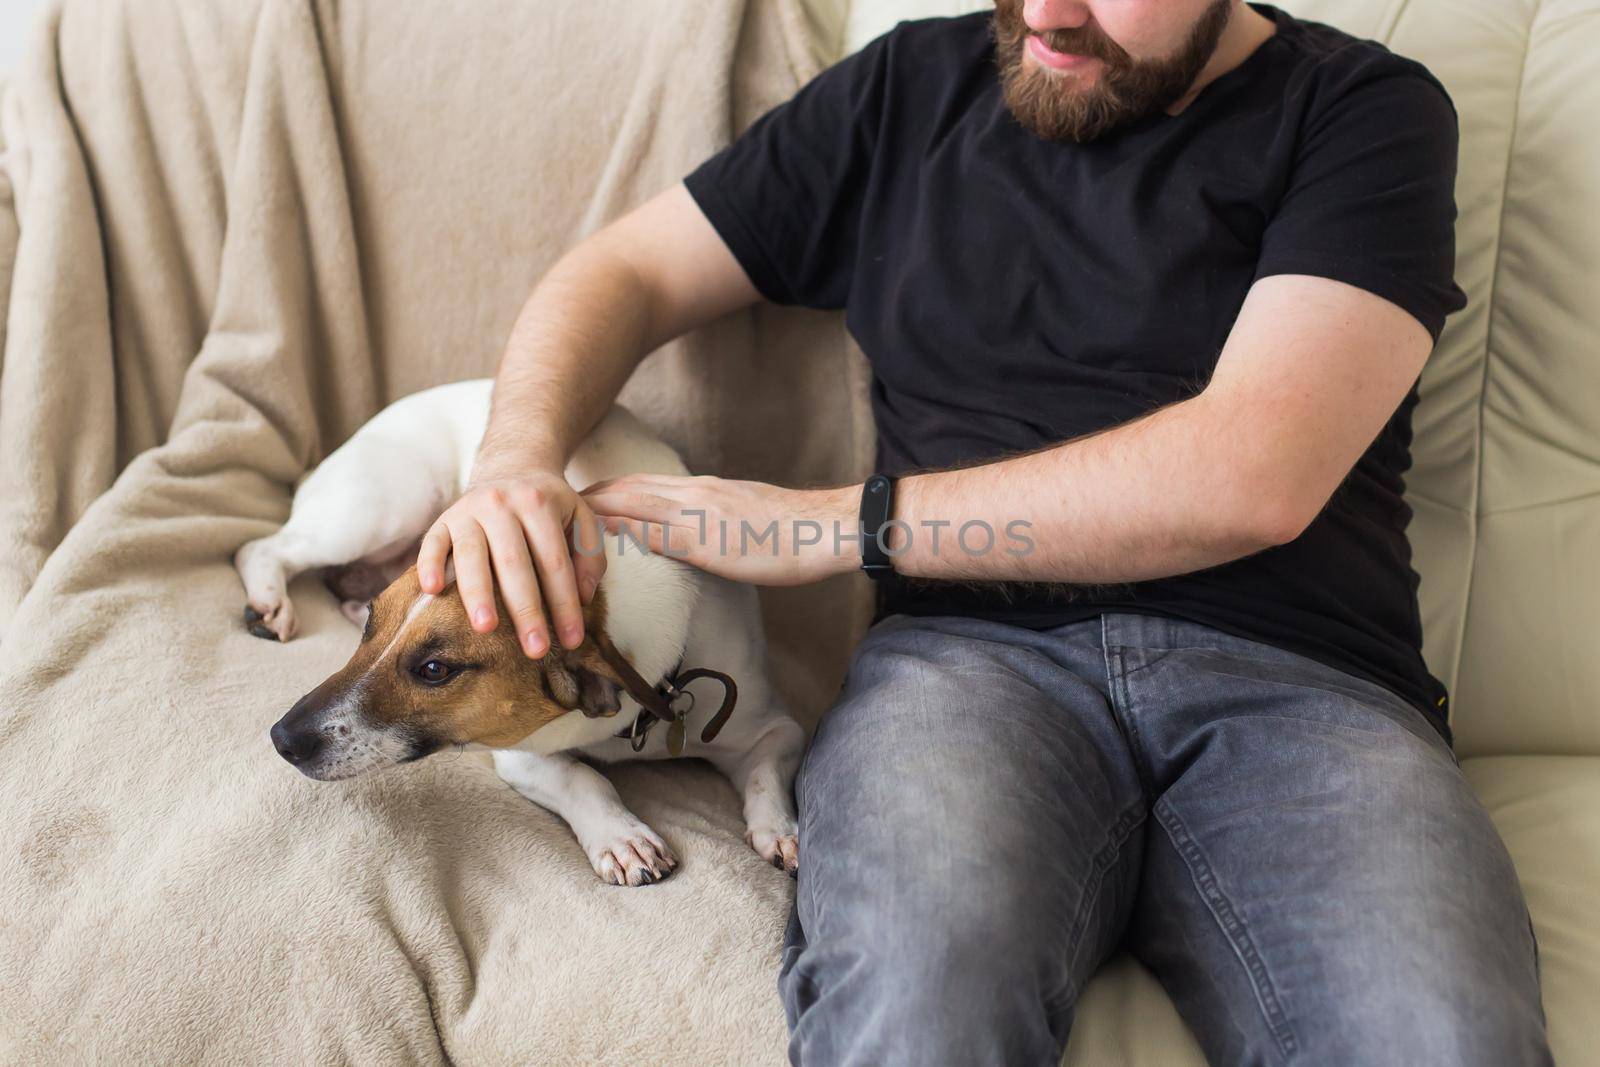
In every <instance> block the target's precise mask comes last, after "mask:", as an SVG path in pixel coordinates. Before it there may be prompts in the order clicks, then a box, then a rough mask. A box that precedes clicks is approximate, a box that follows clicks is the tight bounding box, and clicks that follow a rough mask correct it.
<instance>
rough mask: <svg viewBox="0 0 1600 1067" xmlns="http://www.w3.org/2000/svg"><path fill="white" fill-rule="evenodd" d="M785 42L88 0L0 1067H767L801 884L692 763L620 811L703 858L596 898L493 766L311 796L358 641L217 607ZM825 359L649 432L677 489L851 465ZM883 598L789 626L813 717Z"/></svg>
mask: <svg viewBox="0 0 1600 1067" xmlns="http://www.w3.org/2000/svg"><path fill="white" fill-rule="evenodd" d="M803 29H804V20H803V18H802V17H801V14H800V12H799V9H798V3H797V0H697V2H696V3H695V4H693V5H683V4H678V3H675V2H672V0H649V2H643V3H641V2H630V3H628V4H622V3H616V2H614V3H609V4H596V5H577V4H559V5H526V4H520V3H516V2H513V0H484V2H481V3H476V4H473V5H470V7H469V8H467V9H463V10H462V11H459V12H458V11H451V12H450V13H445V12H444V11H443V10H442V9H437V8H426V7H424V8H419V9H410V8H396V7H394V6H393V5H387V4H383V3H381V2H380V0H366V2H337V3H336V2H333V0H327V2H321V3H318V2H310V0H252V2H238V0H228V2H223V0H216V2H214V3H210V4H193V3H182V2H179V0H144V2H136V0H63V2H61V3H59V4H58V5H57V6H56V7H55V8H54V9H53V10H52V11H51V12H50V13H49V14H48V16H47V17H46V19H45V20H43V21H42V22H41V24H40V26H39V29H38V30H37V32H36V35H35V37H34V39H33V41H32V44H31V48H30V53H29V57H28V60H27V63H26V64H25V66H24V67H23V69H22V70H21V71H20V72H19V73H18V76H17V77H16V78H15V80H14V81H13V82H12V83H10V84H9V85H7V86H6V87H5V88H4V90H3V93H4V98H3V99H0V114H4V115H5V116H6V117H7V121H6V122H5V125H4V127H3V128H4V130H5V142H4V144H3V145H0V161H3V164H4V170H3V174H0V283H3V284H0V310H4V311H6V312H7V314H5V315H4V316H0V319H3V323H4V326H3V330H0V353H3V359H0V456H3V462H0V693H4V694H5V697H4V699H3V700H0V790H3V793H4V795H5V796H6V798H7V805H6V816H5V817H4V819H0V850H3V852H4V854H5V855H7V856H9V857H14V862H8V863H6V864H3V865H0V894H3V895H4V899H6V900H7V901H8V902H9V903H10V905H11V907H10V911H9V916H8V921H7V922H6V924H4V926H3V927H0V1060H3V1061H5V1062H88V1061H96V1062H119V1063H141V1062H162V1063H174V1062H202V1061H204V1062H210V1061H220V1060H247V1061H251V1062H259V1061H277V1060H283V1061H288V1062H316V1063H321V1062H346V1061H351V1062H396V1061H403V1062H413V1061H415V1062H443V1061H447V1060H465V1061H469V1062H483V1063H497V1062H506V1063H512V1062H516V1063H527V1062H543V1063H594V1062H600V1061H602V1060H605V1061H613V1060H617V1059H639V1060H642V1061H644V1062H650V1063H679V1062H681V1063H694V1064H701V1063H716V1062H730V1063H731V1062H737V1063H742V1064H743V1063H759V1062H772V1063H780V1062H782V1061H783V1049H784V1034H783V1021H782V1015H781V1010H780V1007H779V1004H778V1001H777V997H776V992H775V968H776V963H777V953H778V945H779V940H780V937H781V931H782V925H783V922H784V920H785V919H786V917H787V911H788V907H789V901H790V900H791V899H792V893H793V883H792V882H791V881H790V880H789V879H788V878H787V877H785V876H783V875H782V874H780V873H779V872H777V871H774V870H772V869H771V868H770V867H767V866H766V865H765V864H764V863H762V861H761V860H760V858H759V857H757V856H755V855H754V854H753V853H752V852H750V851H749V850H748V848H747V847H746V846H745V844H744V842H743V840H742V832H743V826H742V821H741V819H740V815H739V805H738V802H737V799H736V797H735V796H734V793H733V790H732V789H731V787H730V786H729V785H728V784H727V783H726V781H724V780H723V779H722V778H720V776H718V775H716V774H715V773H714V772H713V771H712V770H711V769H710V768H709V767H707V766H705V765H703V764H700V763H698V762H694V761H687V762H679V763H673V764H668V765H651V766H631V767H624V768H621V769H619V770H617V771H615V772H614V773H613V775H612V776H613V779H614V780H615V781H616V782H617V784H618V786H619V789H620V790H621V792H622V793H623V796H624V798H625V799H626V800H627V801H628V803H629V804H630V806H632V807H633V808H634V810H636V811H637V812H638V813H639V814H640V816H641V817H642V818H644V819H646V820H647V821H649V822H651V824H652V825H654V826H655V827H656V829H657V830H658V831H660V832H661V833H662V834H663V835H664V836H665V837H666V838H668V840H669V841H670V843H671V844H672V846H673V848H674V849H675V850H676V851H677V852H678V854H679V856H680V857H681V858H682V859H683V861H684V862H683V866H682V867H681V868H680V870H679V872H678V873H677V874H676V875H675V876H674V877H673V878H672V879H670V880H668V881H667V882H665V883H662V884H660V885H657V886H651V887H647V888H642V889H626V888H618V887H611V886H605V885H602V884H601V883H600V882H599V881H598V880H597V879H595V878H594V876H593V874H592V872H591V871H590V870H589V869H588V865H587V862H586V861H585V859H584V857H583V855H582V852H581V850H580V849H579V848H578V846H577V843H576V842H575V841H574V840H573V839H572V837H571V834H570V832H569V831H568V830H567V829H566V827H565V826H564V825H563V824H562V823H561V822H560V820H559V819H557V818H556V817H555V816H554V815H552V814H550V813H548V812H545V811H543V810H542V809H539V808H536V807H534V806H533V805H531V804H529V803H527V802H526V801H524V800H522V799H521V798H520V797H518V796H517V795H515V794H514V793H512V792H511V791H510V790H509V789H508V788H507V787H505V786H504V785H503V784H502V783H501V782H500V781H499V779H498V778H497V777H496V776H495V775H494V773H493V771H492V768H491V767H490V766H489V765H488V762H487V760H486V759H484V758H482V757H477V756H466V755H462V756H453V755H446V756H441V757H435V758H433V759H431V760H428V761H424V762H423V763H421V764H417V765H413V766H410V767H406V768H400V769H397V770H395V771H393V772H390V773H385V774H381V775H377V776H374V777H371V778H363V779H357V780H355V781H353V782H350V783H343V784H335V785H324V784H320V783H313V782H309V781H307V780H305V779H302V778H301V777H300V776H299V775H298V774H296V773H295V772H294V771H293V769H292V768H290V767H288V766H287V765H286V764H284V763H283V762H282V761H281V760H279V759H278V758H277V756H276V754H275V753H274V752H273V751H272V748H271V746H270V745H269V744H268V742H267V738H266V731H267V729H268V727H269V726H270V725H271V724H272V722H273V721H275V720H276V718H277V717H278V716H279V715H280V714H281V713H282V712H283V711H284V710H285V709H286V708H287V707H288V706H289V705H290V704H291V703H292V702H293V700H294V699H295V698H296V697H298V696H299V695H300V694H301V693H303V692H304V691H306V690H307V689H309V688H310V687H311V686H313V685H314V684H315V683H316V682H318V681H320V680H321V679H322V678H323V677H325V676H326V675H327V674H328V673H330V672H331V671H332V670H333V669H334V668H335V667H337V666H338V665H339V664H341V663H342V662H343V661H344V660H345V659H346V657H347V656H348V654H349V651H350V650H351V648H352V647H353V646H354V644H355V642H356V640H357V634H356V633H355V631H354V630H353V629H352V628H351V627H350V626H349V625H348V623H346V622H345V621H344V620H343V618H342V617H341V616H340V615H339V614H338V612H337V609H336V606H335V605H334V604H333V602H332V600H331V598H329V597H328V596H327V595H326V594H325V593H324V592H323V591H322V590H321V589H320V587H319V586H318V585H317V584H316V582H315V580H314V579H307V580H303V581H302V582H301V583H299V584H298V585H297V586H296V588H295V590H294V592H295V595H296V598H297V600H296V602H297V604H298V605H300V606H301V609H302V614H303V626H304V631H305V633H304V636H303V637H301V638H300V639H298V640H296V641H294V642H292V643H290V644H288V645H282V646H279V645H274V644H269V643H266V642H262V641H259V640H257V639H255V638H252V637H250V636H249V635H247V634H246V633H245V631H244V629H243V627H242V626H241V625H240V621H239V613H240V609H241V606H242V593H241V590H240V588H239V585H238V581H237V578H236V576H235V575H234V573H233V571H232V567H231V564H230V562H229V560H230V557H231V555H232V552H233V551H234V549H235V548H237V547H238V545H240V544H241V543H243V542H244V541H246V540H249V539H250V538H253V537H256V536H260V535H261V534H263V533H265V532H267V531H268V530H270V529H271V528H272V526H273V525H274V524H276V523H278V522H281V521H282V519H283V517H284V516H285V515H286V514H287V510H288V502H289V494H290V489H291V486H292V484H293V483H294V482H295V481H296V480H297V479H298V478H299V477H300V476H301V475H302V474H303V473H304V471H305V470H307V469H308V468H309V467H310V466H311V465H313V464H314V463H316V462H317V461H318V460H319V459H320V458H321V457H322V456H324V455H326V454H327V452H328V451H330V450H331V449H332V448H333V447H336V446H337V444H338V443H339V442H340V441H342V440H343V439H344V438H345V437H346V436H348V435H349V434H350V433H351V432H352V431H353V430H354V429H355V428H356V427H358V426H359V425H360V424H361V423H362V422H363V421H365V420H366V419H367V418H369V417H370V416H371V415H372V414H373V413H374V412H375V411H376V410H377V409H378V408H379V407H381V406H382V405H383V404H384V403H386V402H388V401H390V400H393V399H395V398H397V397H399V396H402V395H405V394H407V393H410V392H414V391H416V390H418V389H421V388H424V387H427V386H429V385H433V384H438V383H440V382H445V381H451V380H456V379H460V378H466V377H474V376H479V375H484V374H488V373H491V372H492V370H493V368H494V365H495V363H496V361H497V359H498V356H499V354H500V350H501V347H502V346H503V343H504V339H505V337H506V335H507V333H508V332H509V330H510V326H511V322H512V320H513V319H514V317H515V315H516V314H517V311H518V310H519V308H520V306H521V303H522V301H523V299H524V298H525V297H526V295H527V292H528V290H529V289H530V287H531V286H532V285H533V283H534V282H535V281H536V280H537V278H538V276H539V274H540V273H541V272H542V271H543V270H544V269H545V268H547V267H548V266H549V265H550V264H551V263H552V262H553V261H554V260H555V258H556V257H557V256H559V255H560V253H561V252H562V251H563V250H565V249H566V248H567V247H570V245H571V244H572V243H573V242H574V241H576V240H577V239H579V238H581V237H582V236H583V235H584V234H586V233H588V232H590V231H592V230H593V229H594V228H596V227H598V226H600V225H603V224H604V223H605V222H606V221H608V220H609V219H611V218H614V217H616V215H618V214H619V213H621V212H623V211H625V210H627V209H628V208H629V207H631V206H633V205H635V204H637V203H639V202H641V201H642V200H644V199H645V198H647V197H648V196H650V195H652V194H653V193H655V192H657V191H658V190H660V189H661V188H664V187H665V186H667V185H668V184H670V183H671V182H673V181H676V180H678V179H679V178H681V176H682V175H683V174H684V173H686V172H687V171H688V170H689V169H690V168H692V167H693V166H694V165H695V164H696V163H697V162H699V160H700V159H703V158H704V157H705V156H706V155H708V154H709V153H710V152H712V151H714V150H715V149H716V148H717V147H719V146H720V145H721V144H723V143H726V141H727V139H728V138H729V137H730V136H732V135H733V133H734V131H735V130H737V129H739V128H742V126H743V125H745V124H747V123H748V122H749V121H750V120H752V119H753V118H754V117H755V116H756V115H757V114H759V113H760V112H761V111H762V110H765V108H766V107H770V106H771V105H773V104H775V103H777V102H779V101H781V100H782V99H783V98H785V97H786V96H787V95H788V94H790V93H792V92H793V91H794V89H795V88H797V87H798V86H799V85H800V84H801V83H803V81H804V80H805V79H806V78H807V77H809V76H810V75H811V74H812V73H813V72H814V70H815V59H814V53H813V48H812V46H811V44H810V43H809V42H808V41H807V40H806V39H805V37H804V33H803ZM865 383H866V376H865V370H864V367H863V364H862V361H861V360H860V358H859V353H857V352H856V351H855V350H854V349H853V347H852V346H851V345H850V344H849V342H848V339H847V338H846V336H845V334H844V330H843V326H842V323H841V322H840V320H839V317H838V316H835V315H820V314H816V313H811V312H804V311H795V310H791V309H780V308H772V307H762V308H757V309H751V310H750V311H747V312H744V313H741V314H739V315H735V316H730V317H729V318H728V319H726V320H724V321H722V322H719V323H716V324H714V325H712V326H711V327H708V328H707V329H705V330H702V331H699V332H698V333H696V334H694V335H692V336H690V337H688V338H685V339H682V340H681V341H679V342H676V343H674V344H672V345H669V346H667V347H666V348H664V349H663V350H662V351H660V352H658V353H655V354H653V355H652V356H651V357H650V358H649V359H648V360H646V362H645V364H644V365H643V366H642V367H641V369H640V371H639V373H638V374H637V375H636V376H635V377H634V379H633V380H632V381H630V383H629V385H628V386H627V388H626V390H625V391H624V394H623V399H624V401H625V402H627V403H629V405H630V406H631V407H633V408H634V409H635V410H636V411H638V412H639V413H640V414H641V415H642V416H643V417H644V418H645V419H646V420H647V421H649V422H651V423H652V424H653V425H655V426H656V427H657V429H659V430H660V431H661V432H662V433H663V435H664V436H666V437H667V439H668V440H669V441H671V442H672V443H673V444H674V445H676V446H677V447H678V448H680V450H682V451H683V452H684V454H685V457H686V459H687V460H688V462H689V464H690V467H691V468H692V469H695V470H698V471H707V472H717V473H724V474H728V475H732V476H738V477H752V478H761V479H764V480H770V481H775V482H779V483H784V484H812V483H824V482H833V483H838V482H842V481H844V480H845V479H848V478H854V477H858V476H860V475H861V474H862V473H864V472H865V470H866V469H867V468H868V466H869V464H870V459H871V447H872V440H871V424H870V414H869V413H868V410H867V406H866V402H865ZM866 606H867V605H866V590H865V587H864V584H863V583H861V582H860V581H859V580H854V579H852V580H850V581H838V582H833V583H828V584H826V585H824V586H819V587H815V588H810V589H803V590H765V591H763V609H764V615H765V617H766V619H767V621H768V627H769V638H770V640H771V642H772V655H773V660H774V667H775V670H776V673H777V676H778V680H779V684H780V686H782V687H783V688H784V689H785V691H786V694H787V695H788V696H789V697H790V699H791V700H792V702H793V703H794V705H795V707H796V708H797V709H798V710H799V711H800V713H801V714H802V715H803V716H806V717H814V716H815V715H816V714H817V713H818V712H820V710H821V709H822V708H823V707H824V706H825V705H826V703H827V701H828V699H829V698H831V696H832V695H833V693H834V692H835V690H836V688H837V686H838V683H839V679H840V677H841V676H842V671H843V665H844V661H845V658H846V656H847V653H848V650H849V648H850V647H851V646H852V645H853V643H854V641H855V640H856V638H857V637H858V636H859V633H860V630H861V627H862V626H863V624H864V622H865V618H866Z"/></svg>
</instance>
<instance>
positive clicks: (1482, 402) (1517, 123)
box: [1449, 0, 1544, 729]
mask: <svg viewBox="0 0 1600 1067" xmlns="http://www.w3.org/2000/svg"><path fill="white" fill-rule="evenodd" d="M1543 6H1544V5H1543V0H1535V2H1534V5H1533V11H1532V12H1531V14H1530V15H1529V16H1528V28H1527V33H1526V34H1525V35H1524V37H1523V42H1522V56H1521V62H1520V63H1519V65H1518V67H1517V91H1516V95H1515V96H1514V97H1513V98H1512V101H1511V131H1510V133H1509V134H1508V135H1507V137H1506V162H1505V170H1504V175H1503V177H1502V179H1501V182H1500V217H1499V219H1498V220H1497V225H1496V227H1495V241H1494V262H1493V264H1492V266H1491V267H1490V270H1489V293H1488V296H1487V297H1486V299H1485V301H1484V303H1485V311H1486V316H1487V317H1486V320H1485V323H1484V330H1483V369H1482V371H1481V373H1480V375H1479V379H1478V412H1477V415H1478V432H1477V443H1478V451H1477V456H1476V461H1477V462H1476V469H1475V470H1474V471H1473V488H1472V509H1471V511H1470V514H1471V516H1472V546H1471V549H1470V551H1469V552H1468V555H1467V588H1466V591H1465V593H1464V595H1463V597H1462V604H1461V623H1460V627H1459V628H1458V629H1457V631H1456V643H1455V644H1456V647H1455V657H1454V658H1455V663H1454V665H1453V669H1452V670H1451V686H1450V688H1451V690H1452V691H1456V690H1457V689H1459V685H1460V681H1461V665H1462V662H1463V660H1464V658H1465V651H1466V645H1467V630H1468V628H1469V626H1470V624H1471V616H1472V587H1473V586H1474V584H1476V578H1477V573H1478V550H1479V546H1480V544H1481V542H1482V539H1483V516H1484V513H1483V481H1484V474H1483V469H1484V467H1485V465H1486V464H1485V454H1486V453H1487V452H1488V440H1487V436H1486V431H1485V426H1486V421H1487V420H1486V413H1487V409H1488V399H1489V372H1490V367H1491V365H1492V363H1493V361H1494V338H1495V312H1496V307H1495V300H1496V297H1497V296H1498V295H1499V292H1500V270H1501V258H1502V256H1503V255H1504V252H1505V238H1506V211H1507V207H1508V202H1509V200H1510V196H1511V172H1512V168H1513V167H1514V166H1515V164H1516V158H1517V137H1518V134H1519V133H1520V132H1521V130H1520V127H1521V122H1522V94H1523V90H1524V89H1525V88H1526V85H1527V77H1528V53H1529V52H1531V51H1532V50H1533V29H1534V26H1535V25H1537V24H1538V21H1539V13H1540V11H1541V10H1543ZM1457 706H1458V704H1456V703H1452V705H1451V708H1450V715H1449V720H1454V718H1455V712H1456V707H1457ZM1451 727H1452V729H1453V728H1454V722H1453V721H1451Z"/></svg>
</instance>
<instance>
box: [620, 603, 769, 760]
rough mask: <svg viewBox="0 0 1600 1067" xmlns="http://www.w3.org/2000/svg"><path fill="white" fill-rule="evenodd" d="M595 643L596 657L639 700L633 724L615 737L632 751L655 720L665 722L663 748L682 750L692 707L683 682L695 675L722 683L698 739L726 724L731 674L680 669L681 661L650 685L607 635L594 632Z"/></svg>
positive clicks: (734, 691) (732, 694) (733, 689)
mask: <svg viewBox="0 0 1600 1067" xmlns="http://www.w3.org/2000/svg"><path fill="white" fill-rule="evenodd" d="M595 647H596V648H598V649H599V650H600V657H601V658H602V659H604V660H605V661H606V663H608V664H610V666H611V669H612V670H614V671H616V672H617V676H618V677H620V678H621V679H622V687H623V688H624V689H626V690H627V691H628V695H629V696H631V697H633V699H634V700H636V701H638V702H639V714H638V715H636V716H634V719H633V724H632V725H631V726H627V727H624V728H623V729H621V730H619V731H618V732H617V734H616V736H617V737H620V738H623V739H624V740H626V741H628V742H629V743H630V744H631V745H632V746H633V750H634V751H635V752H638V751H640V750H641V749H643V748H644V743H645V740H646V735H647V734H648V733H649V732H650V727H652V726H654V725H655V724H656V722H657V721H660V722H664V723H669V724H670V725H669V726H668V728H667V752H668V753H669V754H670V755H672V756H681V755H682V754H683V741H684V734H685V733H686V732H687V729H688V728H687V726H686V725H685V720H686V719H687V718H688V717H689V712H690V711H692V710H694V694H693V693H691V692H689V691H688V690H686V689H684V686H686V685H688V684H689V683H690V682H692V681H694V680H695V679H696V678H715V679H716V680H717V681H719V682H721V683H722V706H721V707H719V708H718V709H717V713H716V714H715V715H713V716H712V717H711V721H710V722H708V723H706V725H705V728H704V729H702V730H701V731H700V740H701V741H702V742H710V741H711V740H712V739H713V738H715V737H716V736H717V734H718V733H720V732H721V730H722V727H723V726H724V725H726V724H727V721H728V717H729V716H730V715H732V714H733V705H734V703H735V702H736V701H737V700H738V699H739V687H738V686H737V685H736V684H734V681H733V679H732V678H730V677H729V676H728V675H726V674H723V673H722V672H721V671H714V670H712V669H710V668H709V667H691V668H690V669H689V670H683V669H682V667H683V661H682V660H681V659H680V660H679V661H678V665H677V666H676V667H674V668H673V669H672V670H670V671H668V672H667V676H666V677H665V678H663V679H662V680H661V681H660V683H659V684H657V685H654V686H652V685H651V684H650V683H649V682H647V681H645V680H644V677H643V676H642V675H640V673H639V672H638V671H637V670H635V669H634V667H633V664H631V663H629V662H628V658H627V657H626V656H624V655H623V654H622V653H621V652H619V651H617V646H616V645H614V644H612V643H611V638H610V637H608V636H607V635H605V634H603V633H601V634H596V635H595Z"/></svg>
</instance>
